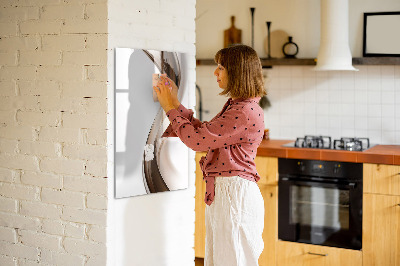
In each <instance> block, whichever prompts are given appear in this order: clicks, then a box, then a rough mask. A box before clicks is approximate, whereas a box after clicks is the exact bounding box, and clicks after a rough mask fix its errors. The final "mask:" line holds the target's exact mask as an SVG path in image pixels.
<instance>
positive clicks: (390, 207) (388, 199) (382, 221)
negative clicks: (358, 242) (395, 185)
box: [363, 194, 400, 266]
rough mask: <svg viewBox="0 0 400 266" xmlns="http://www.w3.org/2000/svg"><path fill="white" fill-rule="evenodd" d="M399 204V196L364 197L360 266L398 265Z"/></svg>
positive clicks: (367, 195) (399, 246)
mask: <svg viewBox="0 0 400 266" xmlns="http://www.w3.org/2000/svg"><path fill="white" fill-rule="evenodd" d="M399 204H400V196H389V195H378V194H364V197H363V206H364V207H363V265H364V266H369V265H371V266H381V265H382V266H383V265H388V266H400V205H399Z"/></svg>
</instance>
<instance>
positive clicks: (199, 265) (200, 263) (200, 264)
mask: <svg viewBox="0 0 400 266" xmlns="http://www.w3.org/2000/svg"><path fill="white" fill-rule="evenodd" d="M194 265H195V266H204V259H203V258H195V260H194Z"/></svg>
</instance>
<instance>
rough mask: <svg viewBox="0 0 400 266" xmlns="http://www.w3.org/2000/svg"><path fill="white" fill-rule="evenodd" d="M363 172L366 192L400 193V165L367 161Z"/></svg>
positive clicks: (396, 194)
mask: <svg viewBox="0 0 400 266" xmlns="http://www.w3.org/2000/svg"><path fill="white" fill-rule="evenodd" d="M363 174H364V178H363V183H364V193H376V194H385V195H395V196H398V195H400V166H398V165H385V164H368V163H365V164H364V167H363Z"/></svg>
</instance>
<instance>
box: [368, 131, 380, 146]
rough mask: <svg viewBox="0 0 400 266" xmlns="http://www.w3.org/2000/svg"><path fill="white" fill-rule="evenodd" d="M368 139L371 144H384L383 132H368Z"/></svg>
mask: <svg viewBox="0 0 400 266" xmlns="http://www.w3.org/2000/svg"><path fill="white" fill-rule="evenodd" d="M368 138H369V140H370V143H379V144H380V143H382V131H381V130H368Z"/></svg>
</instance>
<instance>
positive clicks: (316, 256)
mask: <svg viewBox="0 0 400 266" xmlns="http://www.w3.org/2000/svg"><path fill="white" fill-rule="evenodd" d="M276 258H277V265H278V266H288V265H290V266H298V265H299V266H300V265H301V266H305V265H307V266H314V265H315V266H321V265H324V266H338V265H340V266H362V252H361V251H358V250H350V249H342V248H333V247H324V246H317V245H309V244H301V243H294V242H287V241H278V252H277V256H276Z"/></svg>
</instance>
